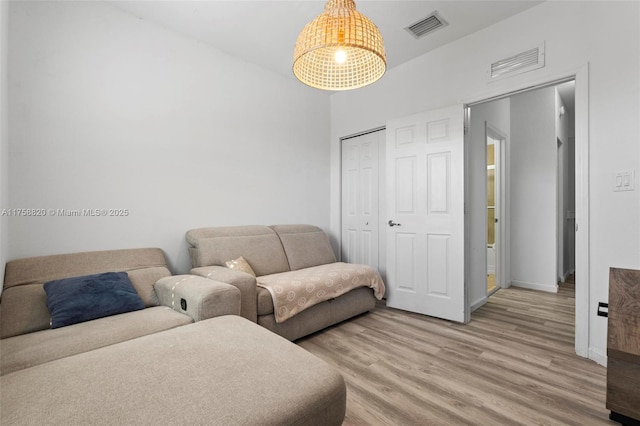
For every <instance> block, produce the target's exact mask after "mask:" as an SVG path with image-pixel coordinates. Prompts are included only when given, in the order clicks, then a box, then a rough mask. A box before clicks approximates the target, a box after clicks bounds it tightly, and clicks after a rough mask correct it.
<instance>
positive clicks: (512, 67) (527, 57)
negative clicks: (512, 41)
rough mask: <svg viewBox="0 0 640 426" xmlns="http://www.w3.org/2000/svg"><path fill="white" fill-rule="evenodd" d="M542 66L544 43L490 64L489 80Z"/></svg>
mask: <svg viewBox="0 0 640 426" xmlns="http://www.w3.org/2000/svg"><path fill="white" fill-rule="evenodd" d="M542 67H544V43H541V44H540V45H539V46H537V47H535V48H533V49H529V50H526V51H524V52H520V53H518V54H516V55H513V56H510V57H508V58H505V59H501V60H499V61H496V62H494V63H492V64H491V67H490V70H489V75H490V80H498V79H500V78H504V77H510V76H512V75H516V74H521V73H523V72H527V71H531V70H535V69H538V68H542Z"/></svg>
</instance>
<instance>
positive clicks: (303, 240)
mask: <svg viewBox="0 0 640 426" xmlns="http://www.w3.org/2000/svg"><path fill="white" fill-rule="evenodd" d="M271 228H272V229H273V230H274V231H275V232H276V233H277V234H278V236H279V237H280V240H281V241H282V246H283V247H284V251H285V253H286V255H287V260H288V261H289V268H291V270H292V271H296V270H298V269H303V268H309V267H311V266H319V265H326V264H327V263H333V262H335V261H336V256H335V254H334V253H333V249H332V248H331V244H330V243H329V237H328V236H327V234H325V232H324V231H323V230H322V229H320V228H318V227H317V226H312V225H274V226H271Z"/></svg>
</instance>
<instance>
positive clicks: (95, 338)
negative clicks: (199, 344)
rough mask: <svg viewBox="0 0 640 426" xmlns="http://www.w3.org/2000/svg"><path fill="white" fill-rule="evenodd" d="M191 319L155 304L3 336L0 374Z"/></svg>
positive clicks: (171, 326) (165, 328)
mask: <svg viewBox="0 0 640 426" xmlns="http://www.w3.org/2000/svg"><path fill="white" fill-rule="evenodd" d="M2 296H3V297H4V294H3V295H2ZM3 303H4V302H3ZM191 321H192V320H191V318H190V317H188V316H186V315H183V314H181V313H178V312H176V311H174V310H173V309H171V308H169V307H166V306H156V307H152V308H146V309H142V310H140V311H134V312H129V313H126V314H120V315H113V316H110V317H105V318H100V319H97V320H93V321H88V322H82V323H79V324H75V325H70V326H68V327H61V328H56V329H54V330H43V331H37V332H34V333H27V334H23V335H21V336H15V337H10V338H6V339H2V341H1V342H0V348H1V349H2V353H1V355H2V356H0V375H4V374H8V373H11V372H13V371H17V370H22V369H24V368H28V367H32V366H34V365H38V364H43V363H45V362H49V361H53V360H55V359H59V358H64V357H68V356H71V355H75V354H79V353H83V352H87V351H91V350H93V349H97V348H102V347H104V346H109V345H112V344H114V343H119V342H124V341H126V340H130V339H134V338H137V337H141V336H145V335H147V334H152V333H157V332H159V331H163V330H168V329H170V328H174V327H178V326H181V325H185V324H189V323H191Z"/></svg>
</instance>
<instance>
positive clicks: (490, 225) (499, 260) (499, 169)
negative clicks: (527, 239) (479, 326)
mask: <svg viewBox="0 0 640 426" xmlns="http://www.w3.org/2000/svg"><path fill="white" fill-rule="evenodd" d="M485 134H486V143H487V155H486V157H487V176H486V182H487V296H490V295H492V294H493V293H495V292H496V291H498V289H499V288H502V287H504V286H505V283H504V272H503V271H502V267H503V265H504V261H503V252H504V247H505V244H504V241H503V236H504V235H505V232H504V229H503V224H504V222H505V221H504V219H505V218H506V213H505V211H504V208H503V207H504V206H505V205H506V202H505V198H506V197H505V194H504V191H503V188H504V187H505V182H504V181H503V180H504V172H503V165H504V163H505V158H504V157H503V154H504V152H505V149H504V144H505V143H506V136H505V134H504V133H503V132H502V131H501V130H499V129H497V128H496V127H494V126H492V125H491V124H489V123H486V124H485Z"/></svg>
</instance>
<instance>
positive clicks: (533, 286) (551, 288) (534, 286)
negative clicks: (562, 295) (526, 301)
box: [511, 280, 558, 293]
mask: <svg viewBox="0 0 640 426" xmlns="http://www.w3.org/2000/svg"><path fill="white" fill-rule="evenodd" d="M511 285H512V286H514V287H521V288H528V289H529V290H538V291H546V292H547V293H557V292H558V285H557V284H554V285H547V284H538V283H528V282H526V281H516V280H511Z"/></svg>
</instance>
